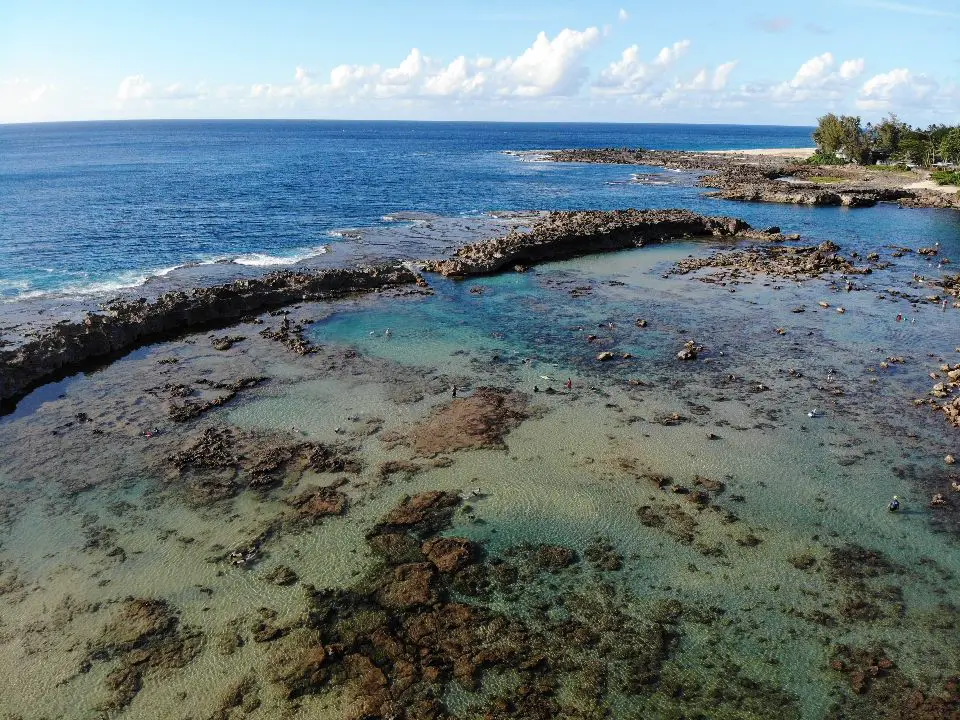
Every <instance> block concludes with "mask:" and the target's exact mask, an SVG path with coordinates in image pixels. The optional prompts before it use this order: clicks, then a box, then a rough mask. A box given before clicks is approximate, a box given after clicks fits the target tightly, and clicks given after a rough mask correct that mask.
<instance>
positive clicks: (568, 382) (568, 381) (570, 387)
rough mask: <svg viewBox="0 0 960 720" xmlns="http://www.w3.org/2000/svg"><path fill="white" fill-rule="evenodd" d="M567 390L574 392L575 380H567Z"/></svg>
mask: <svg viewBox="0 0 960 720" xmlns="http://www.w3.org/2000/svg"><path fill="white" fill-rule="evenodd" d="M566 385H567V390H573V378H567V382H566Z"/></svg>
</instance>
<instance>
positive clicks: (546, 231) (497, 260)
mask: <svg viewBox="0 0 960 720" xmlns="http://www.w3.org/2000/svg"><path fill="white" fill-rule="evenodd" d="M734 236H738V237H748V238H754V239H760V238H761V237H762V238H764V239H767V240H769V239H773V238H774V237H775V236H768V235H766V234H764V233H759V232H757V231H755V230H752V229H751V227H750V225H749V224H747V223H746V222H744V221H743V220H738V219H736V218H730V217H719V216H718V217H705V216H703V215H697V214H696V213H693V212H690V211H689V210H632V209H631V210H613V211H601V210H581V211H564V212H552V213H549V214H548V215H547V216H546V217H544V218H542V219H540V220H538V221H537V222H536V223H534V225H533V227H532V228H531V230H530V232H527V233H525V232H520V231H519V230H514V231H512V232H511V233H509V234H508V235H504V236H503V237H499V238H494V239H492V240H485V241H482V242H479V243H475V244H473V245H467V246H464V247H462V248H460V249H459V250H457V252H456V253H455V255H454V256H453V257H452V258H451V259H449V260H439V261H430V262H427V263H425V265H424V269H426V270H428V271H430V272H438V273H441V274H442V275H447V276H457V277H467V276H473V275H485V274H490V273H494V272H498V271H500V270H502V269H503V268H505V267H509V266H511V265H514V264H516V263H517V262H518V261H522V263H523V264H524V265H534V264H537V263H540V262H546V261H550V260H562V259H566V258H572V257H580V256H582V255H588V254H592V253H599V252H610V251H613V250H623V249H625V248H632V247H642V246H644V245H647V244H650V243H659V242H665V241H667V240H677V239H682V238H689V237H734Z"/></svg>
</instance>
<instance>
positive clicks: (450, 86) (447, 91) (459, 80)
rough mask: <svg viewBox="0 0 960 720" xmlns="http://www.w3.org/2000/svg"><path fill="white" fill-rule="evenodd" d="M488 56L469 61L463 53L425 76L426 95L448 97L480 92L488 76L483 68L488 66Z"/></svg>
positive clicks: (424, 88)
mask: <svg viewBox="0 0 960 720" xmlns="http://www.w3.org/2000/svg"><path fill="white" fill-rule="evenodd" d="M490 63H491V61H490V59H489V58H481V59H480V61H477V62H474V63H473V64H471V63H470V61H469V60H467V59H466V58H465V57H464V56H463V55H461V56H460V57H458V58H457V59H456V60H454V61H453V62H451V63H450V64H449V65H447V66H446V67H445V68H443V69H442V70H440V71H439V72H438V73H436V74H435V75H433V76H431V77H429V78H427V80H426V82H425V83H424V84H423V92H424V94H426V95H436V96H442V97H449V96H451V95H472V94H475V93H481V92H483V90H484V87H485V85H486V83H487V80H488V76H487V74H486V73H485V72H483V70H484V69H485V68H488V67H490Z"/></svg>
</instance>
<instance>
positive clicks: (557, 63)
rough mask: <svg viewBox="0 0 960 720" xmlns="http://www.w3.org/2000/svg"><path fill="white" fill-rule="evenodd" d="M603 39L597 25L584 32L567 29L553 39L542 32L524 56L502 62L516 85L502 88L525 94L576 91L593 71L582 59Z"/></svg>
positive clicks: (507, 76) (555, 93)
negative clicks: (589, 69) (590, 70)
mask: <svg viewBox="0 0 960 720" xmlns="http://www.w3.org/2000/svg"><path fill="white" fill-rule="evenodd" d="M599 41H600V31H599V30H598V29H597V28H595V27H590V28H587V29H586V30H583V31H578V30H571V29H570V28H565V29H563V30H561V31H560V32H559V33H558V34H557V36H556V37H555V38H553V40H550V39H549V38H548V37H547V34H546V33H544V32H541V33H540V34H539V35H537V39H536V40H535V41H534V43H533V45H531V46H530V47H529V48H527V49H526V51H525V52H524V53H523V54H522V55H521V56H520V57H518V58H517V59H516V60H509V59H508V60H504V61H503V62H502V64H500V65H499V67H500V69H501V70H502V71H503V73H504V75H505V77H506V78H508V79H509V80H510V81H512V83H511V85H512V87H511V86H510V85H507V86H505V87H504V88H502V91H503V92H504V94H507V93H509V94H513V95H520V96H524V97H539V96H543V95H573V94H575V93H576V92H577V91H578V90H579V89H580V87H581V85H582V84H583V81H584V80H586V78H587V75H588V74H589V71H588V69H587V67H586V65H584V64H583V63H582V62H581V58H582V57H583V56H584V54H585V53H586V52H587V51H588V50H590V49H591V48H592V47H593V46H595V45H596V44H597V43H598V42H599Z"/></svg>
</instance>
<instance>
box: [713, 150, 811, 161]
mask: <svg viewBox="0 0 960 720" xmlns="http://www.w3.org/2000/svg"><path fill="white" fill-rule="evenodd" d="M816 151H817V149H816V148H812V147H811V148H755V149H753V150H707V151H706V152H708V153H713V154H716V155H772V156H776V157H789V158H798V159H800V160H805V159H806V158H808V157H810V156H811V155H813V154H814V153H815V152H816Z"/></svg>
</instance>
